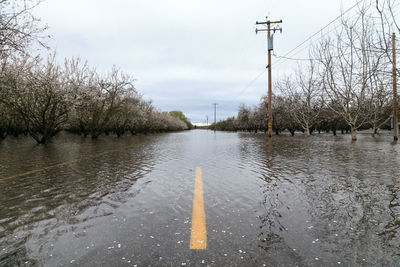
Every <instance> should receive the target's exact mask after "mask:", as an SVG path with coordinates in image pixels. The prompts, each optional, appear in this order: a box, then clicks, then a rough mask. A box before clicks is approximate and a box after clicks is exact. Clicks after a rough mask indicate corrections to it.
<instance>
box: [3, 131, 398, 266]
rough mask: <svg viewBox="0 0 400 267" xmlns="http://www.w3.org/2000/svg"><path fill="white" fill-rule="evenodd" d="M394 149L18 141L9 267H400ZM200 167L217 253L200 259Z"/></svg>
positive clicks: (376, 145)
mask: <svg viewBox="0 0 400 267" xmlns="http://www.w3.org/2000/svg"><path fill="white" fill-rule="evenodd" d="M391 139H392V138H391V136H390V135H388V134H386V135H385V134H383V135H382V136H379V137H378V138H376V139H373V138H371V137H370V136H367V135H365V136H363V135H361V136H360V137H359V140H358V141H357V142H351V141H350V136H348V135H344V136H341V135H339V136H337V137H333V136H331V135H322V134H321V135H318V134H317V135H315V136H313V137H311V138H305V137H303V136H296V137H290V136H274V137H273V140H272V143H268V142H266V137H265V135H264V134H249V133H225V132H216V133H214V132H212V131H206V130H194V131H190V132H180V133H170V134H157V135H149V136H134V137H131V136H126V137H123V138H121V139H117V138H113V137H103V138H100V139H99V140H97V141H92V140H90V139H82V138H80V137H77V136H72V135H68V134H62V135H60V136H59V137H57V138H56V140H54V142H52V143H50V144H47V145H45V146H38V145H35V144H34V143H33V142H32V141H31V140H30V139H24V138H22V139H6V140H5V141H4V142H3V143H1V144H0V179H3V180H0V265H1V266H14V265H23V266H36V265H38V266H135V265H137V266H185V265H186V266H207V265H210V266H263V265H265V266H277V265H279V266H282V265H284V266H341V265H346V266H348V265H351V266H357V265H359V266H364V265H365V266H369V265H392V266H393V265H400V230H399V228H400V198H399V196H400V190H399V189H400V165H399V161H400V148H399V147H400V146H399V144H394V143H392V142H391ZM60 163H63V164H60ZM56 164H60V165H56ZM49 166H50V167H49ZM196 167H200V168H201V170H202V179H203V191H204V208H205V214H206V229H207V249H205V250H190V249H189V242H190V231H191V229H190V228H191V217H192V201H193V187H194V181H195V169H196ZM43 168H45V169H43ZM32 170H34V172H31V171H32ZM35 170H37V171H35ZM26 172H29V173H26ZM23 173H26V174H25V175H21V176H18V174H23ZM4 178H6V179H4Z"/></svg>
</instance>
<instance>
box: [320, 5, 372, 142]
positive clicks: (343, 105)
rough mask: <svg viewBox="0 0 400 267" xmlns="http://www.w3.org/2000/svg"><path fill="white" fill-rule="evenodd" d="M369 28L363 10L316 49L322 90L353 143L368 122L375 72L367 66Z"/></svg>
mask: <svg viewBox="0 0 400 267" xmlns="http://www.w3.org/2000/svg"><path fill="white" fill-rule="evenodd" d="M370 26H371V25H368V18H367V16H366V13H365V9H363V10H361V11H360V13H359V16H357V17H356V18H355V19H350V18H348V19H347V20H346V21H344V20H343V22H342V27H341V29H340V30H339V31H338V32H337V33H336V35H335V37H334V38H329V37H328V38H325V39H324V40H323V41H322V42H321V44H320V46H319V47H318V49H317V50H318V51H317V57H318V58H319V60H320V62H321V63H322V66H323V88H324V89H325V92H326V95H327V96H328V97H329V98H330V100H331V101H335V103H337V105H334V106H333V107H338V109H334V110H333V111H334V112H336V113H338V114H340V115H341V116H342V117H343V118H344V119H345V120H346V122H347V124H348V125H349V126H350V129H351V135H352V140H356V139H357V134H356V130H357V129H359V128H360V127H361V126H362V125H364V124H365V123H366V122H367V121H368V120H369V119H370V110H369V108H370V106H368V101H367V99H368V92H369V91H368V90H369V88H368V86H369V85H370V83H369V81H370V79H371V73H372V72H373V71H374V69H375V68H373V67H372V64H371V62H370V60H371V58H370V55H369V54H368V53H369V51H368V46H367V44H368V43H370V42H371V39H370V38H371V36H372V35H371V30H372V28H371V27H370Z"/></svg>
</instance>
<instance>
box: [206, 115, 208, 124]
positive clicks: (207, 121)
mask: <svg viewBox="0 0 400 267" xmlns="http://www.w3.org/2000/svg"><path fill="white" fill-rule="evenodd" d="M206 122H207V127H208V115H206Z"/></svg>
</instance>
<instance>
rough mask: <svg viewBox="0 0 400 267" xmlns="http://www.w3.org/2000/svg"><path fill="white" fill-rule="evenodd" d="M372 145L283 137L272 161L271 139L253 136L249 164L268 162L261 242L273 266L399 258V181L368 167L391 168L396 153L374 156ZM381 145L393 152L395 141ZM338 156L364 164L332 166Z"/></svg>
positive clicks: (276, 140) (382, 261)
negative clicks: (254, 141) (392, 145)
mask: <svg viewBox="0 0 400 267" xmlns="http://www.w3.org/2000/svg"><path fill="white" fill-rule="evenodd" d="M255 139H257V138H255ZM375 142H376V141H373V140H371V141H364V142H363V143H362V144H361V145H360V144H355V143H352V144H351V145H348V144H347V143H345V142H338V143H331V144H329V143H328V144H327V142H326V141H324V140H318V139H317V140H315V138H314V139H313V140H312V141H311V139H310V138H297V139H295V142H293V139H292V140H290V139H288V138H286V137H280V138H274V139H273V145H274V146H273V148H274V150H273V151H272V153H273V157H272V159H271V158H270V152H269V151H270V144H269V143H268V144H267V145H266V146H264V145H263V144H262V143H260V142H258V141H256V145H255V146H254V148H255V150H253V153H254V154H255V156H252V157H251V159H252V162H253V161H255V162H257V164H258V165H261V166H262V165H264V166H265V168H261V167H260V168H259V170H260V171H262V181H264V183H262V184H261V185H260V187H261V190H262V192H263V195H264V197H263V200H262V202H261V204H262V205H261V206H262V207H263V214H262V215H261V216H259V219H260V230H259V234H258V238H259V247H260V248H262V249H263V250H265V252H266V253H267V256H268V257H270V258H271V259H272V263H273V264H279V265H280V264H289V263H296V264H305V265H321V264H323V265H328V264H333V263H340V264H342V263H344V264H349V265H359V264H365V263H369V264H384V265H385V264H386V265H391V264H394V263H398V261H399V260H400V258H399V254H398V247H399V240H400V238H399V235H400V232H399V214H400V209H399V201H398V194H399V190H398V189H399V188H398V187H399V184H398V180H395V179H390V180H388V179H386V178H385V177H382V176H380V175H376V172H375V175H371V174H373V172H371V171H368V170H367V171H366V170H365V169H363V168H365V167H366V166H368V169H371V170H376V169H382V165H383V162H387V163H388V164H387V165H388V166H392V163H393V161H391V160H390V159H391V157H393V154H386V153H379V155H381V157H382V156H383V157H384V158H380V159H379V160H376V158H375V154H374V153H370V152H369V151H370V149H371V150H372V151H375V153H376V150H377V148H376V144H375ZM379 145H380V146H386V148H379V149H382V150H384V149H388V148H389V149H392V150H393V148H392V147H390V143H386V144H382V143H379ZM266 147H267V149H266ZM255 151H256V152H255ZM332 156H333V158H332ZM332 160H334V161H332ZM341 160H345V162H348V163H356V164H357V165H361V166H363V168H361V167H360V169H354V168H352V167H342V166H337V165H334V164H333V163H332V162H336V161H341ZM272 162H273V164H272ZM298 170H301V172H299V171H298ZM397 170H398V167H397ZM389 171H393V169H392V170H389ZM394 171H396V170H394ZM271 174H272V175H271ZM371 244H374V245H373V246H372V245H371Z"/></svg>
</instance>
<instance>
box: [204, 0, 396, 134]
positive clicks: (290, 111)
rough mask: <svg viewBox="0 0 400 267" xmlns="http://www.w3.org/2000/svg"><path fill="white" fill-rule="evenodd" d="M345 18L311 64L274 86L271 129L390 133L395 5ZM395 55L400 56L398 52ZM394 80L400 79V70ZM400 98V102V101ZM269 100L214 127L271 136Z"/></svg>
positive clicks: (377, 4)
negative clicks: (362, 130) (268, 132)
mask: <svg viewBox="0 0 400 267" xmlns="http://www.w3.org/2000/svg"><path fill="white" fill-rule="evenodd" d="M357 8H358V11H357V13H356V14H353V15H351V16H347V17H346V18H344V17H343V18H342V23H341V25H340V26H339V27H336V28H335V30H334V31H333V32H334V33H333V34H326V35H322V37H321V38H320V40H319V41H318V42H317V43H314V44H313V46H312V48H311V49H310V58H311V59H310V60H309V61H308V63H305V64H299V65H298V68H297V70H296V71H295V74H294V75H292V76H287V77H284V78H281V79H279V80H278V81H277V82H275V83H274V87H273V88H274V92H279V93H276V94H275V95H273V96H272V128H273V131H274V132H275V133H276V134H279V133H281V132H282V131H284V130H287V131H289V132H290V133H291V134H292V135H294V133H295V131H302V132H304V133H305V134H306V135H310V134H312V133H313V132H314V131H318V132H321V131H326V132H329V131H331V132H332V133H333V134H334V135H336V133H337V131H341V132H342V133H343V132H350V133H351V135H352V139H353V140H356V139H357V130H361V129H371V135H372V136H374V135H375V134H376V132H377V130H378V129H379V128H380V129H390V120H391V118H392V114H393V82H392V81H393V73H392V66H393V62H392V40H391V38H392V33H397V35H398V36H400V28H399V24H398V23H397V21H396V18H397V17H398V16H399V15H400V14H397V13H396V12H398V10H394V9H393V6H392V3H391V2H390V1H388V0H384V1H379V0H377V1H374V2H369V1H364V2H362V3H360V4H359V6H358V7H357ZM395 51H397V52H398V51H399V50H398V49H396V50H395ZM395 75H397V76H399V69H397V70H396V73H395ZM397 98H398V97H397ZM266 102H267V98H266V97H265V96H264V97H262V99H261V102H260V104H259V105H258V106H256V107H252V108H251V107H247V106H245V105H241V106H240V107H239V111H238V114H237V116H236V117H232V118H228V119H226V120H224V121H220V122H218V123H217V124H216V125H212V126H211V128H216V129H220V130H231V131H256V132H257V131H266V130H267V124H266V114H267V106H266Z"/></svg>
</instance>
